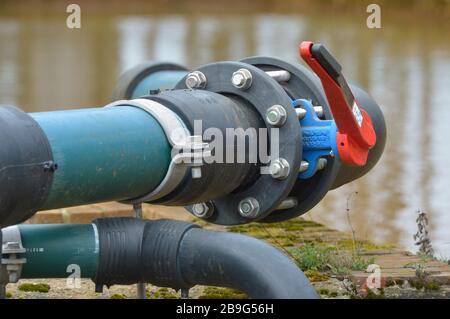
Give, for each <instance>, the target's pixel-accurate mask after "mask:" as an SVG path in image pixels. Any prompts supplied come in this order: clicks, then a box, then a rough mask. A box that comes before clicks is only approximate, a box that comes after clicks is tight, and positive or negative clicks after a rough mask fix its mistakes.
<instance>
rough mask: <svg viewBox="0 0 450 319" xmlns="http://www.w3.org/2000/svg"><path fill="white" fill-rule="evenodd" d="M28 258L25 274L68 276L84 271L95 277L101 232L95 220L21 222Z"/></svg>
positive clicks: (86, 275) (21, 231) (22, 255)
mask: <svg viewBox="0 0 450 319" xmlns="http://www.w3.org/2000/svg"><path fill="white" fill-rule="evenodd" d="M18 227H19V229H20V233H21V237H22V245H23V247H25V248H26V253H24V254H21V256H20V257H23V258H26V259H27V262H26V263H25V264H24V266H23V269H22V275H21V278H66V277H69V275H70V274H72V273H73V272H74V270H75V269H78V270H79V271H80V276H81V278H92V277H94V275H95V272H96V269H97V263H98V251H99V248H98V234H97V229H96V226H94V225H93V224H87V225H77V224H71V225H70V224H67V225H45V224H44V225H19V226H18ZM77 267H79V268H77Z"/></svg>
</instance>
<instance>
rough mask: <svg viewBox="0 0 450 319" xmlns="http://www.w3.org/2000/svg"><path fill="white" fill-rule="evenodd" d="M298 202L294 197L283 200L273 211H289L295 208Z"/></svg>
mask: <svg viewBox="0 0 450 319" xmlns="http://www.w3.org/2000/svg"><path fill="white" fill-rule="evenodd" d="M297 204H298V200H297V198H295V197H288V198H286V199H285V200H283V201H282V202H281V203H280V205H278V207H277V208H276V209H275V210H283V209H291V208H294V207H295V206H297Z"/></svg>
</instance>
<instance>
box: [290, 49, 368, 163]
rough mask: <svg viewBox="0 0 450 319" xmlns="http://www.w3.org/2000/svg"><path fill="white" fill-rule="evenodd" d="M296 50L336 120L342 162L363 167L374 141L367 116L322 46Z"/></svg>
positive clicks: (338, 67) (339, 70) (337, 141)
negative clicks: (320, 85) (320, 84)
mask: <svg viewBox="0 0 450 319" xmlns="http://www.w3.org/2000/svg"><path fill="white" fill-rule="evenodd" d="M299 51H300V56H301V57H302V58H303V60H305V62H306V63H307V64H308V65H309V66H310V68H311V69H312V70H313V71H314V72H315V73H316V74H317V76H318V77H319V78H320V81H321V82H322V86H323V88H324V90H325V94H326V96H327V99H328V104H329V105H330V108H331V112H332V113H333V117H334V120H335V121H336V126H337V129H338V132H337V134H336V143H337V147H338V151H339V155H340V157H341V159H342V161H343V162H344V163H346V164H349V165H358V166H364V165H365V164H366V162H367V156H368V154H369V150H370V149H371V148H372V147H373V146H374V145H375V143H376V139H377V136H376V134H375V130H374V129H373V125H372V120H371V119H370V116H369V114H368V113H367V112H366V111H364V109H362V108H361V107H359V106H358V103H357V101H356V99H355V98H354V96H353V93H352V91H351V90H350V88H349V86H348V84H347V81H346V80H345V78H344V76H343V75H342V72H341V70H342V67H341V66H340V65H339V63H338V62H337V61H336V60H335V59H334V58H333V56H332V55H331V54H330V53H329V52H328V51H327V49H326V48H325V47H324V46H323V45H322V44H313V43H312V42H309V41H305V42H302V43H301V44H300V47H299Z"/></svg>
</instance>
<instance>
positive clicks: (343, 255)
mask: <svg viewBox="0 0 450 319" xmlns="http://www.w3.org/2000/svg"><path fill="white" fill-rule="evenodd" d="M287 250H288V251H289V252H290V253H291V254H292V257H293V258H294V259H295V261H296V262H297V264H298V266H299V267H300V268H301V269H302V270H303V271H305V272H306V271H308V270H315V271H322V272H323V271H330V272H331V273H333V274H349V273H350V272H351V271H352V270H365V269H366V268H367V266H369V265H370V264H372V263H373V258H364V257H362V256H360V255H357V254H352V253H349V252H347V251H339V250H338V249H336V248H335V247H333V246H322V245H314V244H310V243H308V244H305V245H302V246H300V247H292V248H287Z"/></svg>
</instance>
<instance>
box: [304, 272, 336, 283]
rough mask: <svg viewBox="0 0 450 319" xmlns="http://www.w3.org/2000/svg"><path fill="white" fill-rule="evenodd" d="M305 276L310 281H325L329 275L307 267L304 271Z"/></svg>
mask: <svg viewBox="0 0 450 319" xmlns="http://www.w3.org/2000/svg"><path fill="white" fill-rule="evenodd" d="M305 276H306V277H307V278H308V279H309V281H311V282H320V281H327V280H328V279H330V277H329V276H328V275H326V274H324V273H321V272H319V271H317V270H313V269H308V270H306V271H305Z"/></svg>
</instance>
